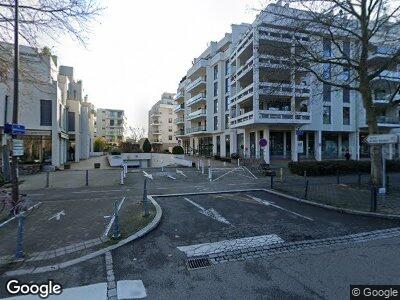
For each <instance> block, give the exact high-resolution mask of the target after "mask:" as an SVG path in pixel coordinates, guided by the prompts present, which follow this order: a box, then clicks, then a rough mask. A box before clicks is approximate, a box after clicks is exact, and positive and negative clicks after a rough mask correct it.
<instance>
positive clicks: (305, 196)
mask: <svg viewBox="0 0 400 300" xmlns="http://www.w3.org/2000/svg"><path fill="white" fill-rule="evenodd" d="M307 197H308V180H306V186H305V189H304V199H306V200H307Z"/></svg>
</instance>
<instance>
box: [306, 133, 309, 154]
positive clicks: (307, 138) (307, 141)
mask: <svg viewBox="0 0 400 300" xmlns="http://www.w3.org/2000/svg"><path fill="white" fill-rule="evenodd" d="M309 142H310V141H309V136H308V132H306V158H308V155H309V151H308V144H309Z"/></svg>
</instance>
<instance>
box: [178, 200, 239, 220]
mask: <svg viewBox="0 0 400 300" xmlns="http://www.w3.org/2000/svg"><path fill="white" fill-rule="evenodd" d="M183 199H185V200H186V201H187V202H189V203H190V204H193V205H194V206H196V207H197V208H198V209H200V213H201V214H203V215H205V216H207V217H210V218H211V219H214V220H216V221H218V222H221V223H224V224H228V225H231V223H229V221H228V220H227V219H225V218H224V217H223V216H221V215H220V214H219V213H218V212H217V211H216V210H215V209H214V208H209V209H205V208H204V207H202V206H200V205H199V204H197V203H196V202H194V201H192V200H190V199H189V198H183Z"/></svg>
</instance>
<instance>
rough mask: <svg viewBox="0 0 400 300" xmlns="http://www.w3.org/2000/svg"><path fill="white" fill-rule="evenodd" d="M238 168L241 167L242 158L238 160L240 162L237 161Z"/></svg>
mask: <svg viewBox="0 0 400 300" xmlns="http://www.w3.org/2000/svg"><path fill="white" fill-rule="evenodd" d="M237 166H238V168H239V167H240V158H238V160H237Z"/></svg>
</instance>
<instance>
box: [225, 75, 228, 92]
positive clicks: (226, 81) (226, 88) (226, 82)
mask: <svg viewBox="0 0 400 300" xmlns="http://www.w3.org/2000/svg"><path fill="white" fill-rule="evenodd" d="M228 92H229V78H226V79H225V94H228Z"/></svg>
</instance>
